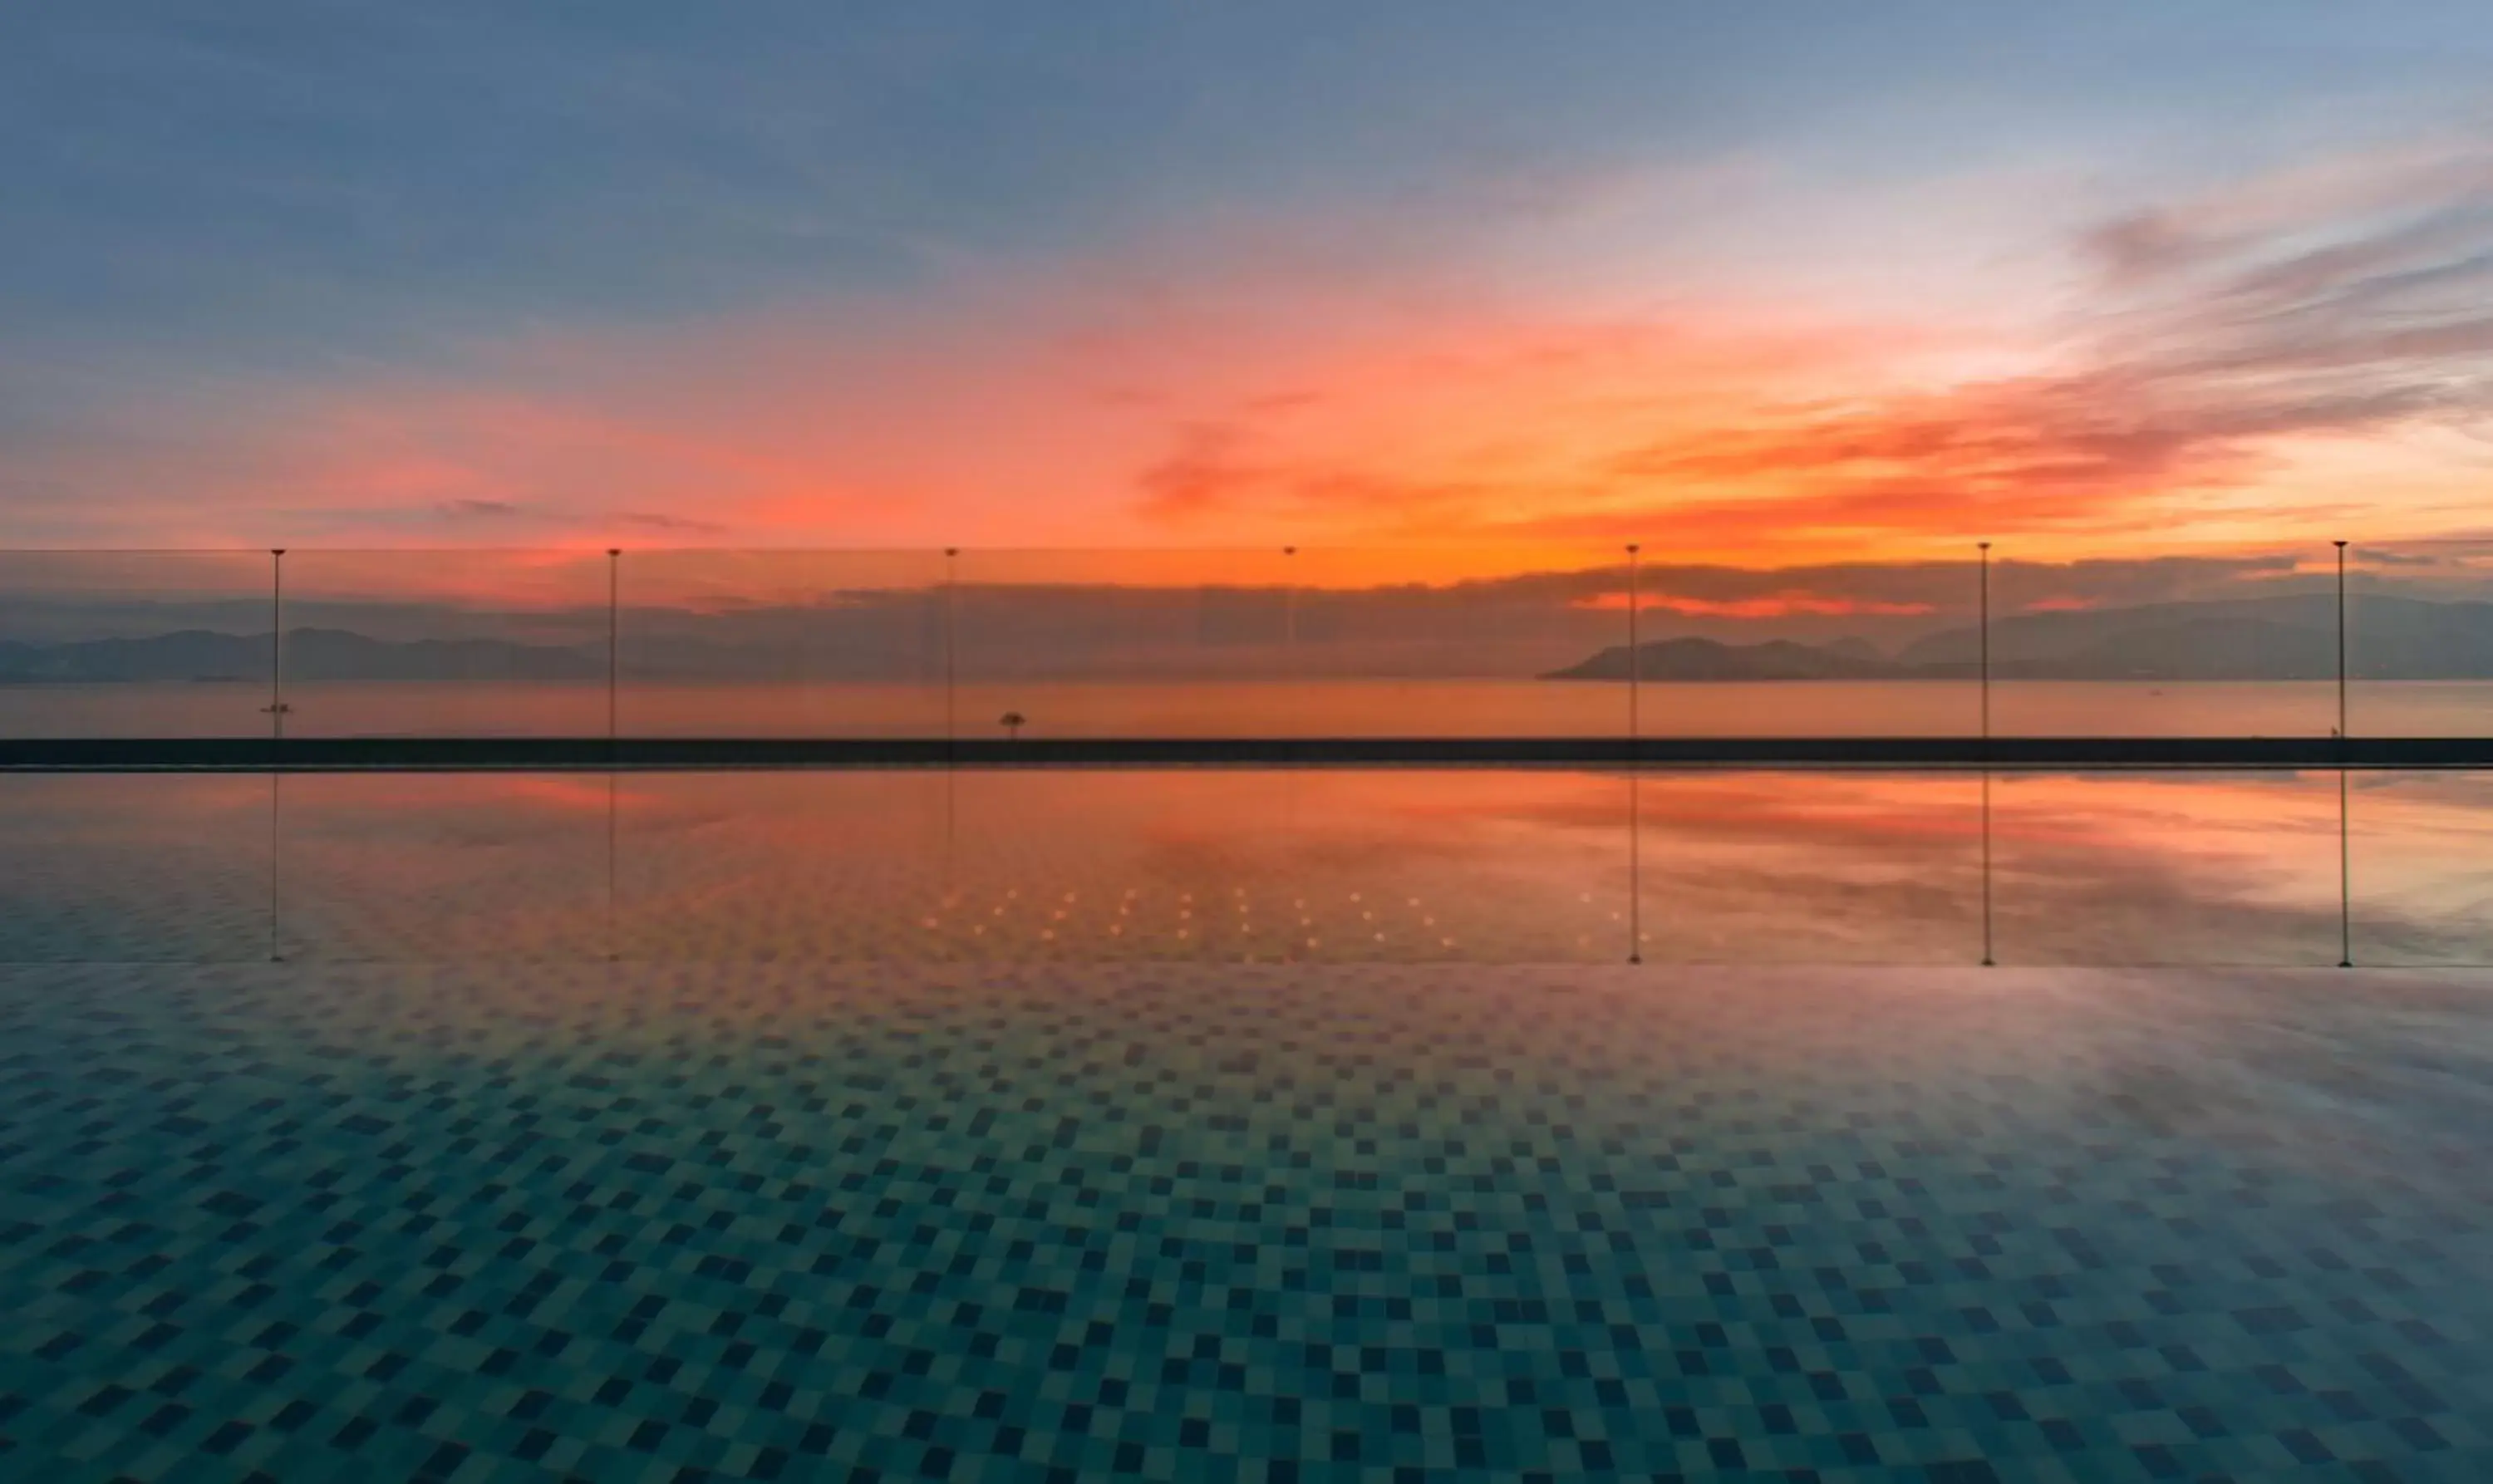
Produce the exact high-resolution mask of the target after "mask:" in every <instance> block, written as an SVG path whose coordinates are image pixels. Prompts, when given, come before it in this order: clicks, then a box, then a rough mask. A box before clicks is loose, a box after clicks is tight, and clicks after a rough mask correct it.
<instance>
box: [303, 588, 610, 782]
mask: <svg viewBox="0 0 2493 1484" xmlns="http://www.w3.org/2000/svg"><path fill="white" fill-rule="evenodd" d="M606 581H607V573H606V557H605V553H603V552H585V551H289V552H287V553H286V556H285V707H286V713H285V733H286V735H288V736H304V737H373V736H423V737H457V736H467V737H494V736H570V737H587V736H596V737H602V736H604V735H605V734H606V672H607V654H606V647H607V638H606V636H607V613H606Z"/></svg>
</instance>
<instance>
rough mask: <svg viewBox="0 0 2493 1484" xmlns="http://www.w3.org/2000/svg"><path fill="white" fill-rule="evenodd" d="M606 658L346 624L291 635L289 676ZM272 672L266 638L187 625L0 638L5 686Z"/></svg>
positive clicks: (396, 673)
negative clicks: (378, 633)
mask: <svg viewBox="0 0 2493 1484" xmlns="http://www.w3.org/2000/svg"><path fill="white" fill-rule="evenodd" d="M605 672H606V668H605V660H604V657H603V656H602V655H593V654H589V653H586V652H585V651H582V650H578V649H564V648H559V647H556V646H553V645H543V644H514V643H509V642H506V641H504V640H501V639H412V640H404V641H400V640H390V639H376V638H368V637H366V636H364V635H361V634H351V633H348V632H346V631H345V630H342V629H296V630H292V631H290V632H289V633H288V634H287V635H286V636H285V677H286V678H287V679H288V680H295V681H356V680H433V681H478V680H534V681H549V680H588V679H594V678H597V677H600V676H603V675H604V674H605ZM267 673H268V636H267V635H265V634H256V635H252V634H217V633H211V632H209V631H207V630H204V629H186V630H182V631H180V632H178V633H173V634H159V635H153V636H150V637H148V638H103V639H83V640H77V641H74V642H70V643H60V644H25V643H7V642H0V684H15V685H29V684H46V683H49V684H74V683H101V682H111V681H120V682H132V681H166V680H175V681H180V680H235V679H253V680H256V679H259V678H261V677H263V676H265V675H266V674H267Z"/></svg>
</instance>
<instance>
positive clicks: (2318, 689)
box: [0, 680, 2493, 737]
mask: <svg viewBox="0 0 2493 1484" xmlns="http://www.w3.org/2000/svg"><path fill="white" fill-rule="evenodd" d="M267 703H268V694H267V691H266V690H265V688H264V687H261V686H258V685H255V684H250V683H214V684H195V685H87V686H19V687H0V735H5V736H20V737H73V736H95V737H111V736H121V737H129V736H241V735H251V734H256V733H260V732H264V731H265V730H266V729H267V727H268V717H267V715H266V714H265V713H264V711H263V709H262V708H263V707H265V706H266V705H267ZM286 704H287V707H288V715H287V719H286V725H287V729H288V731H289V733H290V734H294V735H301V736H355V735H367V736H390V735H397V736H414V735H435V736H561V735H572V736H599V735H603V734H604V733H605V730H606V725H607V697H606V692H605V690H604V688H603V687H601V686H593V685H582V686H567V685H436V684H420V683H400V684H352V685H344V684H325V685H324V684H295V685H290V686H289V687H288V688H287V691H286ZM2336 706H2337V693H2336V688H2335V687H2334V686H2333V685H2330V684H2327V683H2309V684H2306V683H2299V682H2296V683H2272V682H2238V683H2213V684H2209V683H2200V684H2160V685H2143V684H2129V683H2109V682H2105V683H2089V682H2059V681H2055V682H2037V681H2027V682H2003V683H2001V684H1998V685H1996V686H1994V687H1993V689H1992V724H1993V727H1994V728H1995V729H1996V730H1997V731H1999V732H2000V733H2002V734H2006V735H2021V734H2022V735H2028V736H2049V735H2059V736H2085V735H2108V734H2119V735H2142V736H2326V735H2327V734H2328V732H2329V730H2330V728H2331V727H2334V726H2335V725H2336V719H2337V713H2336ZM617 710H618V714H619V720H620V724H621V726H622V727H623V729H624V730H625V732H627V733H638V734H643V735H657V736H691V735H710V736H800V735H818V736H911V735H916V736H940V735H943V734H944V732H945V729H946V719H947V714H948V717H949V720H950V724H951V725H952V726H954V727H957V728H959V730H960V732H961V733H962V734H965V735H968V734H976V733H979V732H982V731H984V732H993V731H995V730H997V729H998V719H999V718H1001V717H1002V716H1004V715H1005V714H1006V712H1008V711H1009V712H1015V713H1018V714H1020V715H1021V716H1023V717H1026V718H1027V719H1028V725H1027V727H1025V734H1026V735H1031V736H1077V737H1096V736H1221V735H1226V736H1325V735H1331V736H1383V735H1439V736H1498V735H1504V736H1556V735H1601V734H1606V733H1619V732H1623V731H1624V730H1625V729H1626V727H1627V725H1628V697H1627V689H1626V687H1624V686H1620V685H1612V684H1585V683H1562V682H1550V681H1534V680H1410V681H1391V680H1337V681H1312V682H1291V683H1283V682H1276V681H1262V682H1255V681H1247V682H1222V683H1209V684H1186V683H1158V682H1146V683H1134V682H1126V683H1108V682H1098V683H1066V682H1055V681H1041V682H1031V683H1013V684H1003V683H994V682H979V683H976V684H968V683H965V684H963V685H961V686H960V687H959V688H958V689H957V690H955V691H954V692H953V693H952V695H951V696H950V697H948V702H947V697H946V694H945V692H944V690H943V688H942V687H941V686H940V685H853V684H815V685H798V684H782V685H719V686H654V685H627V686H625V687H624V689H623V691H622V693H621V694H620V696H619V697H618V707H617ZM1638 711H1639V726H1640V727H1641V728H1642V729H1643V731H1644V732H1645V733H1646V734H1648V735H1654V736H1667V735H1681V736H1706V735H1711V736H1735V735H1747V736H1772V735H1786V736H1795V735H1797V736H1841V735H1859V736H1881V735H1883V736H1904V735H1923V736H1943V735H1950V734H1957V735H1963V734H1968V733H1971V732H1973V731H1975V730H1976V729H1978V727H1979V725H1980V724H1979V701H1978V695H1977V692H1976V690H1975V688H1974V687H1972V686H1970V685H1959V684H1953V683H1945V682H1924V683H1915V684H1903V685H1899V684H1892V683H1845V682H1824V683H1797V684H1792V683H1785V684H1757V683H1751V684H1675V685H1658V684H1657V685H1647V686H1645V687H1643V688H1642V694H1641V697H1640V699H1639V705H1638ZM2349 718H2350V730H2351V731H2352V732H2354V733H2355V734H2356V735H2367V736H2397V735H2404V736H2482V735H2485V734H2487V733H2488V732H2493V684H2488V683H2485V682H2480V681H2452V682H2422V683H2418V682H2396V683H2358V684H2356V685H2355V686H2354V687H2353V688H2352V691H2351V695H2350V697H2349Z"/></svg>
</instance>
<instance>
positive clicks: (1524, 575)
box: [1277, 544, 1629, 737]
mask: <svg viewBox="0 0 2493 1484" xmlns="http://www.w3.org/2000/svg"><path fill="white" fill-rule="evenodd" d="M1287 566H1288V573H1289V584H1290V585H1289V598H1290V606H1289V612H1288V620H1289V630H1290V634H1289V639H1290V670H1291V672H1292V673H1293V674H1294V675H1295V676H1296V677H1297V684H1296V686H1295V687H1294V695H1293V697H1292V699H1293V704H1292V706H1291V708H1290V709H1289V711H1288V712H1287V713H1286V714H1285V715H1283V716H1282V717H1279V718H1277V726H1278V727H1280V728H1281V729H1282V734H1285V735H1301V736H1412V737H1446V736H1517V737H1522V736H1585V737H1597V736H1599V737H1616V736H1624V735H1626V733H1627V728H1628V686H1627V684H1626V671H1625V667H1624V660H1625V656H1626V649H1625V646H1626V644H1627V641H1628V633H1629V626H1628V613H1627V595H1628V580H1627V553H1626V550H1625V549H1624V548H1623V547H1622V546H1619V545H1616V544H1604V545H1602V546H1598V547H1593V546H1580V545H1579V546H1573V547H1564V548H1551V549H1515V550H1488V549H1480V550H1467V549H1443V550H1427V549H1413V550H1398V551H1396V550H1364V549H1342V548H1312V547H1310V548H1301V549H1297V550H1296V551H1294V552H1293V553H1291V554H1290V555H1289V557H1288V563H1287ZM1568 671H1574V672H1575V675H1574V677H1573V678H1561V675H1562V672H1568Z"/></svg>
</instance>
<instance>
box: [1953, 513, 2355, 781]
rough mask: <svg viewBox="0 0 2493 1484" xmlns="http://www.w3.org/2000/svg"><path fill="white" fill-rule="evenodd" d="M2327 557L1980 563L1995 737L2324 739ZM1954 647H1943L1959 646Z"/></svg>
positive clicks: (2328, 654)
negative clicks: (1986, 578) (1987, 598)
mask: <svg viewBox="0 0 2493 1484" xmlns="http://www.w3.org/2000/svg"><path fill="white" fill-rule="evenodd" d="M2334 560H2335V553H2334V551H2333V550H2331V549H2328V548H2326V547H2323V548H2320V549H2305V550H2298V551H2288V552H2280V553H2268V554H2259V555H2251V556H2238V557H2237V556H2222V557H2196V556H2175V557H2167V558H2160V559H2144V558H2102V559H2091V560H2086V561H2065V562H2054V561H2036V560H2028V559H2025V558H2021V557H2019V556H2018V555H2017V554H2016V553H2015V552H2014V551H2013V550H2009V549H1994V550H1993V552H1992V563H1991V678H1992V687H1991V720H1992V729H1993V731H1994V732H1995V733H1997V735H2000V736H2030V737H2100V736H2159V737H2171V736H2210V737H2228V736H2230V737H2311V736H2327V735H2328V732H2329V729H2330V728H2331V727H2334V726H2335V725H2336V720H2337V691H2336V674H2337V648H2336V645H2337V640H2336V624H2337V609H2336V598H2335V595H2334V581H2335V579H2334V576H2333V566H2334ZM1963 648H1964V645H1963V644H1962V643H1959V644H1957V645H1955V646H1954V649H1955V650H1957V651H1962V649H1963Z"/></svg>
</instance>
